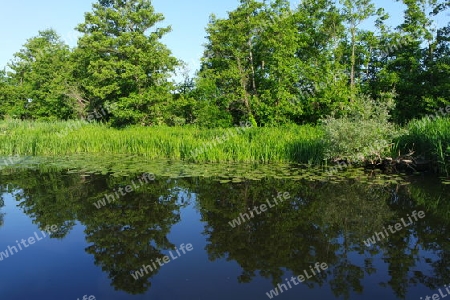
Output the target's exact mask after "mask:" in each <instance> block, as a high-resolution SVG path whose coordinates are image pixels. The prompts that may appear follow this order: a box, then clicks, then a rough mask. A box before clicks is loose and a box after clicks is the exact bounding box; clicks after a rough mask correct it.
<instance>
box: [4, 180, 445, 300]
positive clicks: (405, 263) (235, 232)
mask: <svg viewBox="0 0 450 300" xmlns="http://www.w3.org/2000/svg"><path fill="white" fill-rule="evenodd" d="M131 178H133V177H131ZM3 179H4V178H3ZM128 181H129V179H127V178H115V177H109V176H101V175H89V176H88V175H85V174H65V173H62V172H38V171H23V172H18V173H12V174H9V175H8V176H7V182H8V183H10V185H8V187H6V186H0V189H1V190H0V193H4V192H6V191H7V190H9V191H13V190H14V191H16V193H15V195H16V199H17V200H18V201H20V207H21V208H22V209H23V211H24V212H25V213H26V214H27V215H29V216H30V217H31V218H32V219H33V221H34V222H35V223H36V224H38V225H39V227H40V228H45V226H47V225H53V224H56V225H57V226H58V228H60V230H59V231H58V232H56V233H54V234H53V235H52V237H53V238H61V239H62V238H64V237H65V236H66V235H67V234H68V232H69V231H70V230H71V229H72V228H73V226H74V224H75V222H77V221H79V222H80V223H81V224H83V225H84V226H85V234H86V240H87V242H88V243H89V244H90V245H89V246H88V247H87V248H86V249H85V251H86V252H87V253H89V254H91V255H93V257H94V258H95V264H96V265H98V266H101V268H102V270H103V271H104V272H106V273H108V275H109V278H110V280H111V284H112V285H113V286H114V287H115V288H116V289H118V290H123V291H126V292H127V293H130V294H139V293H144V292H145V291H146V290H148V289H149V288H150V287H151V282H150V278H151V277H153V276H154V275H155V274H157V273H158V271H159V269H158V268H157V269H155V270H152V271H149V272H148V274H147V273H146V274H145V275H144V276H143V277H142V278H139V279H137V280H136V279H134V278H133V277H132V276H130V274H131V272H133V271H135V270H139V269H140V268H141V267H142V265H143V264H145V263H147V262H151V261H156V259H162V258H163V256H164V254H163V252H162V251H165V250H170V249H172V250H173V249H175V245H174V244H172V243H171V242H170V241H169V240H168V239H167V235H168V233H169V232H170V230H171V228H172V226H173V225H174V224H176V223H178V222H180V221H181V220H180V211H181V209H182V208H183V207H184V206H185V205H186V203H183V202H182V201H180V200H179V198H180V197H179V194H180V190H183V191H185V192H186V191H187V192H188V193H192V194H193V193H195V194H196V197H197V203H196V207H197V209H198V211H199V212H200V214H201V221H203V222H204V224H205V225H204V231H203V234H204V236H205V239H206V240H207V246H206V251H207V253H208V256H209V258H210V260H211V261H215V260H218V259H223V258H225V259H226V260H227V261H236V262H237V263H238V264H239V265H240V267H241V268H242V272H241V275H240V276H239V277H238V278H237V281H238V282H239V283H248V282H251V281H252V280H253V279H254V278H255V277H257V276H261V277H264V278H268V279H270V280H271V281H272V284H273V286H274V287H275V286H276V285H277V284H278V283H282V282H284V281H285V278H287V277H288V278H290V276H288V275H287V273H292V274H293V275H300V274H302V273H303V271H304V270H309V267H310V266H311V265H314V264H315V263H316V262H325V263H326V264H327V265H328V266H329V267H328V269H326V270H325V271H323V272H321V273H319V274H317V276H313V277H311V278H309V279H307V280H306V281H305V282H304V283H303V284H306V285H307V286H309V287H311V288H313V287H314V288H318V287H323V286H325V285H327V286H330V287H331V289H332V291H333V293H334V295H335V296H336V297H339V298H343V299H349V298H350V295H351V294H352V293H361V294H363V293H364V290H365V286H366V285H367V284H368V283H367V281H366V280H365V279H366V277H367V276H369V275H371V274H375V273H377V272H380V276H379V277H377V278H378V279H380V280H381V281H380V282H377V283H376V284H378V285H379V286H380V287H384V288H390V289H392V291H393V292H394V294H395V295H396V296H397V297H398V298H401V299H404V298H405V297H406V293H407V291H408V289H410V288H412V287H413V286H416V285H424V286H426V287H428V288H430V289H438V288H439V287H442V286H444V284H447V283H448V282H450V276H449V274H450V272H449V266H450V264H449V259H450V241H449V240H448V239H447V238H446V234H447V233H448V229H449V219H448V215H449V213H450V206H449V204H448V203H450V202H449V201H448V200H449V199H448V195H449V193H448V189H447V190H445V188H443V187H442V186H439V189H440V194H439V195H438V196H439V197H440V198H439V199H440V203H443V204H442V205H440V204H436V203H435V202H433V200H430V199H435V198H434V197H435V196H436V187H434V188H428V187H427V186H426V185H424V184H421V183H419V182H417V183H414V185H402V186H400V185H392V184H386V185H369V184H366V183H361V182H358V181H356V180H349V181H348V182H346V183H340V184H335V183H331V182H325V183H324V182H308V181H294V180H285V179H284V180H275V179H263V180H261V181H243V182H241V183H238V184H232V183H227V184H222V183H219V182H217V181H214V180H211V179H197V178H184V179H177V180H170V179H161V178H158V177H157V178H156V180H155V182H153V183H150V184H148V185H144V186H142V187H140V188H139V189H137V190H135V191H133V192H131V193H128V194H126V195H125V196H123V197H121V198H119V199H118V200H117V201H115V202H113V203H110V204H108V205H107V206H105V207H103V208H101V209H93V206H92V203H93V202H94V201H97V200H98V199H101V197H103V196H104V194H105V192H108V191H111V190H113V189H115V188H118V187H120V186H123V185H126V184H127V182H128ZM3 182H4V180H3ZM279 192H283V193H286V192H287V193H289V194H290V195H291V197H290V198H289V199H288V200H286V201H283V202H280V203H279V204H278V205H276V206H274V207H271V208H268V209H267V211H266V212H264V213H261V214H254V216H253V217H252V218H250V219H248V220H247V221H246V222H244V223H242V224H241V225H239V226H236V227H235V228H233V227H231V226H230V223H229V222H230V221H232V220H234V219H235V218H237V217H239V216H240V214H241V213H246V212H248V208H253V207H254V206H260V205H262V204H264V203H267V200H268V199H272V197H273V195H277V194H278V193H279ZM443 195H445V196H443ZM445 197H446V199H444V198H445ZM0 204H1V203H0ZM413 210H424V211H426V216H427V217H426V218H424V219H421V220H420V221H419V222H414V223H413V224H411V225H410V226H408V227H406V228H403V229H402V230H399V231H398V232H396V233H395V234H392V235H390V236H389V238H387V239H382V240H380V241H377V243H376V244H375V245H372V246H370V247H367V246H366V245H365V244H364V241H365V240H366V239H367V238H369V237H371V236H372V235H373V234H374V233H375V232H379V231H380V229H381V228H383V227H386V228H387V227H388V226H389V225H394V224H395V223H396V222H398V220H400V218H402V217H404V216H405V215H406V214H407V213H410V212H412V211H413ZM0 221H1V218H0ZM383 264H385V265H386V266H387V270H388V274H386V275H383V274H381V272H383V270H380V266H381V265H383ZM428 270H432V271H428ZM372 284H373V283H372Z"/></svg>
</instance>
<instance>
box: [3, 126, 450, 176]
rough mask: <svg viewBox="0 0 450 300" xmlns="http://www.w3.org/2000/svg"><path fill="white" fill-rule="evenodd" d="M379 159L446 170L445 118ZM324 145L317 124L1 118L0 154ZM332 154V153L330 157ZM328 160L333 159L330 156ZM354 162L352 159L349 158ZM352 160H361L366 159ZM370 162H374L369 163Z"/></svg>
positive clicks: (448, 139) (196, 154)
mask: <svg viewBox="0 0 450 300" xmlns="http://www.w3.org/2000/svg"><path fill="white" fill-rule="evenodd" d="M406 129H407V130H405V131H404V132H405V133H404V134H402V135H401V136H400V137H398V138H397V139H396V140H393V141H392V143H391V146H390V147H388V148H387V149H386V150H385V151H384V152H383V153H381V155H382V157H381V158H383V159H384V158H388V159H390V158H391V159H392V161H394V162H395V160H396V159H397V158H398V157H402V156H403V155H405V154H411V156H410V157H408V160H407V159H405V160H404V161H407V162H409V161H411V162H412V164H411V166H412V167H413V164H414V159H415V158H419V159H420V160H421V161H427V162H429V164H430V166H432V167H433V168H435V169H437V170H438V171H439V172H440V173H444V174H445V173H446V174H447V175H448V172H449V171H450V168H449V166H450V163H449V162H450V120H449V119H447V118H441V119H436V120H429V119H423V120H419V121H413V122H411V123H410V124H409V125H408V126H407V127H406ZM327 144H328V142H327V141H326V138H325V134H324V130H323V128H322V127H321V126H311V125H303V126H295V125H292V126H285V127H276V128H268V127H264V128H252V127H247V126H242V127H234V128H226V129H204V128H198V127H138V126H133V127H127V128H124V129H115V128H111V127H108V126H106V125H104V124H98V123H88V122H81V121H68V122H31V121H2V122H0V155H3V156H11V155H22V156H27V155H33V156H36V155H38V156H60V155H68V154H83V153H89V154H130V155H139V156H143V157H146V158H148V159H173V160H184V161H189V162H247V163H251V162H255V163H289V162H293V163H309V164H314V165H321V164H323V163H324V160H325V159H326V158H327V157H326V154H325V153H326V150H327V147H328V146H327ZM331 157H333V155H331ZM329 160H330V161H332V159H329ZM352 163H355V162H352ZM356 163H360V164H364V163H367V161H359V162H356ZM372 163H373V161H372Z"/></svg>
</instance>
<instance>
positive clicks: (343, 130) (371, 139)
mask: <svg viewBox="0 0 450 300" xmlns="http://www.w3.org/2000/svg"><path fill="white" fill-rule="evenodd" d="M393 107H394V101H393V99H392V97H389V96H388V97H386V99H381V100H379V101H377V100H373V99H371V98H369V97H367V96H359V97H357V98H356V99H355V101H354V102H351V103H350V104H349V105H348V107H347V108H346V110H345V111H344V112H343V114H342V117H341V118H336V117H335V116H334V115H331V116H328V117H327V118H325V119H323V120H322V125H323V126H324V131H325V141H326V143H328V145H327V146H326V149H327V151H326V153H325V157H326V158H327V159H331V160H347V161H348V162H350V163H361V162H364V161H368V160H369V161H370V160H372V161H373V160H375V159H380V158H381V157H383V156H385V155H390V154H391V151H392V141H393V139H394V138H396V137H397V136H399V134H400V132H399V130H397V129H396V127H395V126H394V125H393V124H391V123H390V122H389V119H390V114H389V112H390V110H391V109H392V108H393Z"/></svg>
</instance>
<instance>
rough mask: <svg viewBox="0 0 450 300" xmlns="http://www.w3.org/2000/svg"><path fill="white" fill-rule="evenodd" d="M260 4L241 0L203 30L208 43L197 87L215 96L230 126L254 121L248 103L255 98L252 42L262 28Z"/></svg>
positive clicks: (251, 0)
mask: <svg viewBox="0 0 450 300" xmlns="http://www.w3.org/2000/svg"><path fill="white" fill-rule="evenodd" d="M263 7H264V5H263V4H262V3H259V2H257V1H255V0H241V1H240V5H239V7H238V8H237V9H236V10H234V11H232V12H229V13H228V18H227V19H218V18H216V17H215V16H214V15H212V16H211V18H210V22H209V24H208V27H207V29H206V31H207V33H208V37H207V38H208V42H207V45H206V49H205V52H204V57H203V59H202V65H201V69H200V73H199V79H200V80H203V81H206V83H203V82H200V83H199V85H200V86H209V84H208V83H212V84H213V85H214V86H215V87H217V89H215V88H208V90H211V91H213V92H214V93H215V94H216V95H215V97H214V101H215V102H216V103H215V105H217V106H219V107H220V109H222V110H226V111H228V113H229V114H230V115H231V116H232V118H233V123H234V124H238V123H239V121H245V120H254V113H253V111H252V101H254V99H255V98H257V97H258V87H257V83H256V71H255V68H256V65H257V62H255V50H254V48H255V43H256V41H257V36H258V34H259V33H260V29H261V27H262V19H261V15H262V11H263Z"/></svg>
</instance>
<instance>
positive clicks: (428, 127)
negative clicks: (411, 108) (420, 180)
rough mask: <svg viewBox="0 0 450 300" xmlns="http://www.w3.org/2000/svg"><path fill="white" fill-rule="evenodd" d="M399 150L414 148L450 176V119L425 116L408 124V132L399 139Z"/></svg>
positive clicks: (441, 171)
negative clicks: (432, 118) (431, 118)
mask: <svg viewBox="0 0 450 300" xmlns="http://www.w3.org/2000/svg"><path fill="white" fill-rule="evenodd" d="M398 149H399V150H403V151H405V150H408V149H409V150H413V151H416V153H418V154H421V155H423V157H424V159H427V160H431V161H432V162H433V163H434V164H435V167H436V170H437V171H439V172H440V173H442V174H446V175H447V176H450V119H449V118H437V119H435V120H430V119H429V118H424V119H421V120H415V121H413V122H411V123H410V124H409V126H408V134H406V135H403V136H401V137H400V138H399V139H398Z"/></svg>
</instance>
